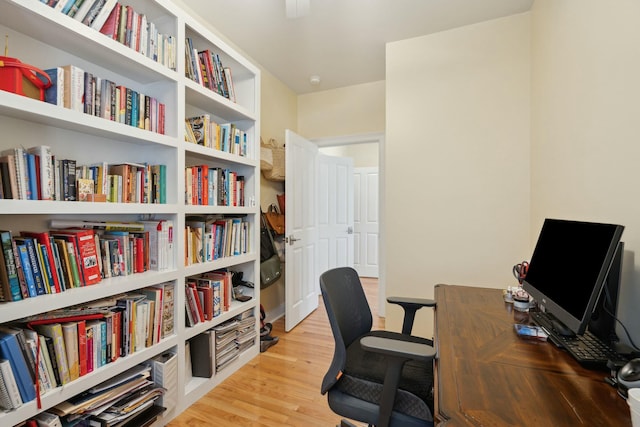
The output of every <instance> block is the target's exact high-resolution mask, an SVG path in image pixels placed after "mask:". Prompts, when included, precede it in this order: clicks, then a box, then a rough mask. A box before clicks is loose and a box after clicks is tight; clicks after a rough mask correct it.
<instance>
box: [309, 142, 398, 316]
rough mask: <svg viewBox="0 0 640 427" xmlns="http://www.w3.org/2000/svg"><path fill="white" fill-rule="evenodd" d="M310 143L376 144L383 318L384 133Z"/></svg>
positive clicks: (382, 310)
mask: <svg viewBox="0 0 640 427" xmlns="http://www.w3.org/2000/svg"><path fill="white" fill-rule="evenodd" d="M310 141H311V142H314V143H315V144H317V145H318V147H320V148H323V147H338V146H341V145H352V144H353V145H355V144H367V143H377V144H378V177H379V181H378V190H379V192H380V194H379V195H378V203H379V206H378V215H379V218H380V223H379V229H378V233H379V234H378V236H379V239H380V244H379V251H378V266H379V270H378V295H380V296H383V295H384V296H385V298H378V316H380V317H385V313H386V289H387V286H386V277H387V274H386V270H387V269H386V263H385V260H386V253H385V224H386V223H385V217H384V209H382V208H383V207H384V206H385V194H386V187H385V185H386V180H385V165H384V152H385V144H384V132H374V133H363V134H357V135H345V136H336V137H326V138H314V139H310Z"/></svg>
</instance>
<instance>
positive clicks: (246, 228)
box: [185, 216, 251, 265]
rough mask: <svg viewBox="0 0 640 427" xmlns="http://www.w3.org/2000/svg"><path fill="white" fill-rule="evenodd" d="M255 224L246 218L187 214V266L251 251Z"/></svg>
mask: <svg viewBox="0 0 640 427" xmlns="http://www.w3.org/2000/svg"><path fill="white" fill-rule="evenodd" d="M250 231H251V224H250V223H249V222H248V221H244V220H243V219H242V218H239V217H235V218H216V217H215V216H214V217H193V216H191V217H187V218H186V222H185V265H192V264H199V263H203V262H211V261H214V260H216V259H219V258H224V257H230V256H237V255H243V254H247V253H249V252H251V244H250V242H251V232H250Z"/></svg>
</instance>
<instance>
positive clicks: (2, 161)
mask: <svg viewBox="0 0 640 427" xmlns="http://www.w3.org/2000/svg"><path fill="white" fill-rule="evenodd" d="M0 176H2V191H3V193H4V194H3V198H4V199H17V198H18V197H19V196H18V181H17V180H18V177H17V175H16V163H15V160H14V157H13V155H6V156H0Z"/></svg>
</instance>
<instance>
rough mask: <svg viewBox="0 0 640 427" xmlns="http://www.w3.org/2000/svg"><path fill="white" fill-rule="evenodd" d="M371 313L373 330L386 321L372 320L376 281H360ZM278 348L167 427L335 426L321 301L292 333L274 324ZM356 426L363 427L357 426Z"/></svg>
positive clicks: (326, 326) (328, 335)
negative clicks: (325, 384)
mask: <svg viewBox="0 0 640 427" xmlns="http://www.w3.org/2000/svg"><path fill="white" fill-rule="evenodd" d="M362 284H363V287H364V289H365V293H366V294H367V300H368V301H369V304H370V306H371V308H372V310H371V311H372V312H373V313H374V316H373V317H374V328H375V329H383V328H384V319H383V318H380V317H378V316H376V315H375V313H376V312H377V301H378V280H377V279H370V278H362ZM272 335H274V336H278V337H279V342H278V344H276V345H274V346H273V347H271V348H269V349H268V350H267V351H266V352H264V353H261V354H259V355H258V356H257V357H256V358H254V359H253V360H251V361H250V362H249V363H247V364H246V365H245V366H243V367H242V368H240V369H239V370H238V371H237V372H235V373H234V374H233V375H231V376H230V377H229V378H227V379H226V380H225V381H224V382H223V383H222V384H220V385H219V386H218V387H216V388H215V389H213V390H211V391H210V392H209V393H208V394H207V395H205V396H204V397H202V398H201V399H200V400H198V401H197V402H195V403H194V404H193V405H191V406H190V407H189V408H188V409H187V410H186V411H184V412H183V413H182V414H180V415H179V416H178V417H176V418H175V419H174V420H173V421H171V422H170V423H169V424H168V426H169V427H199V426H217V427H226V426H229V427H232V426H233V427H238V426H240V427H286V426H291V427H300V426H305V427H327V426H332V425H336V424H339V422H340V417H339V416H338V415H336V414H334V413H333V411H331V409H330V408H329V405H328V404H327V398H326V396H322V395H321V394H320V384H321V383H322V378H323V377H324V374H325V372H326V371H327V369H328V368H329V364H330V363H331V359H332V357H333V335H332V334H331V328H330V326H329V320H328V319H327V313H326V311H325V309H324V306H323V304H322V298H320V303H319V307H318V309H317V310H315V311H314V312H313V313H311V314H310V315H309V316H308V317H307V318H306V319H305V320H304V321H302V323H300V324H299V325H298V326H296V327H295V328H294V329H293V330H292V331H290V332H288V333H286V332H284V319H279V320H277V321H276V322H274V324H273V330H272ZM355 424H356V425H358V426H360V425H364V424H359V423H355Z"/></svg>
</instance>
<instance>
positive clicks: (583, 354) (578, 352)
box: [529, 311, 625, 369]
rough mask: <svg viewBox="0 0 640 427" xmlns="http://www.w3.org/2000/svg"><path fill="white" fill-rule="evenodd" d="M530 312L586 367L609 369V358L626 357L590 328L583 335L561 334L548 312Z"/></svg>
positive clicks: (552, 339)
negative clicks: (555, 327)
mask: <svg viewBox="0 0 640 427" xmlns="http://www.w3.org/2000/svg"><path fill="white" fill-rule="evenodd" d="M529 314H530V315H531V319H532V320H533V321H534V322H535V323H536V324H538V325H540V326H542V327H543V328H544V330H545V331H546V332H547V334H548V335H549V339H550V340H551V341H552V342H554V343H555V344H556V345H558V346H561V347H563V348H564V349H565V350H567V352H569V354H571V356H573V358H574V359H576V360H577V361H578V363H580V365H582V366H584V367H585V368H588V369H607V362H608V361H609V360H623V359H625V357H624V356H623V355H620V354H618V353H617V352H616V351H615V350H614V349H612V348H611V347H610V346H609V345H607V344H605V343H604V342H603V341H602V340H600V339H599V338H598V337H596V336H595V335H593V333H591V331H589V330H587V331H585V333H584V334H583V335H573V336H565V335H561V334H559V333H558V332H557V331H556V330H555V329H554V328H553V321H552V319H551V318H550V317H549V315H548V314H547V313H544V312H538V311H536V312H531V313H529Z"/></svg>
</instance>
